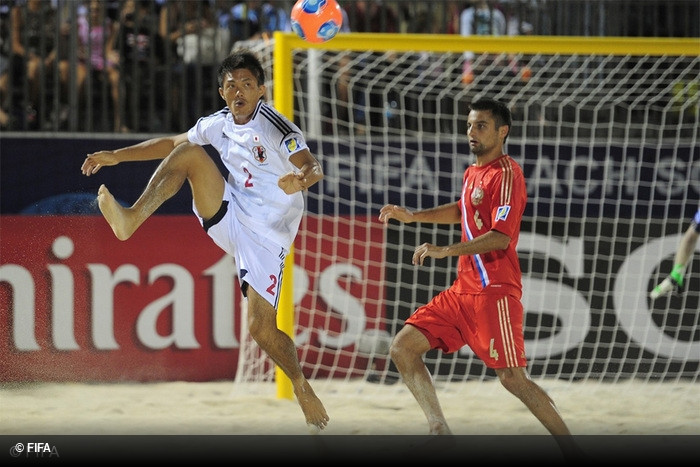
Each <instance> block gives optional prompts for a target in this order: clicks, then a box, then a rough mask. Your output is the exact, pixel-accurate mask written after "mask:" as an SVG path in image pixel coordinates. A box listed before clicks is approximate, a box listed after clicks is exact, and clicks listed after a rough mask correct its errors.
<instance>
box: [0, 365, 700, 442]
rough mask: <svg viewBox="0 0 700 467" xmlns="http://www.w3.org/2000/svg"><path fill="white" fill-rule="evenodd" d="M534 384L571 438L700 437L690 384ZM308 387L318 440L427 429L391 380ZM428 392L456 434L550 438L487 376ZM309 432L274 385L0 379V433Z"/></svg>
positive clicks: (697, 402) (699, 414)
mask: <svg viewBox="0 0 700 467" xmlns="http://www.w3.org/2000/svg"><path fill="white" fill-rule="evenodd" d="M537 381H538V383H539V384H540V385H541V386H542V387H543V388H544V389H545V390H546V391H547V392H548V393H549V394H550V396H552V398H553V399H554V400H555V402H556V404H557V406H558V408H559V410H560V412H561V413H562V416H563V417H564V419H565V421H566V422H567V424H568V425H569V428H570V429H571V431H572V433H573V434H575V435H664V436H667V435H668V436H670V435H673V436H675V435H686V436H692V437H693V438H694V437H696V436H699V435H700V397H698V396H700V392H699V391H698V388H699V386H698V384H697V383H690V382H687V383H683V382H680V383H679V382H673V383H654V382H636V381H625V382H618V383H601V382H588V383H585V382H573V383H572V382H565V381H557V380H548V379H545V380H537ZM312 384H313V385H314V387H315V390H316V392H317V394H318V395H319V396H320V397H321V399H322V400H323V401H324V404H325V405H326V408H327V411H328V413H329V416H330V419H331V420H330V423H329V425H328V427H327V428H326V429H325V430H323V431H322V432H321V434H320V436H321V437H330V436H332V435H358V436H362V435H374V436H378V435H416V436H419V435H426V434H427V430H428V426H427V422H426V421H425V419H424V416H423V413H422V412H421V411H420V409H419V407H418V405H417V403H416V402H415V401H414V400H413V398H412V396H411V395H410V393H409V392H408V391H407V390H406V388H405V387H404V386H403V384H402V383H401V382H399V383H397V384H395V385H387V386H384V385H377V384H370V383H367V382H363V381H358V382H327V381H317V382H314V381H312ZM438 391H439V396H440V399H441V402H442V405H443V409H444V412H445V414H446V415H447V418H448V422H449V423H450V426H451V428H452V431H453V432H454V433H455V434H456V435H545V436H541V437H538V439H539V438H542V439H547V440H549V439H551V438H552V437H550V436H549V435H548V433H547V432H546V430H545V429H544V428H543V427H542V425H540V423H539V422H538V421H537V420H536V419H535V418H534V417H533V416H532V414H530V413H529V412H528V410H527V409H526V408H525V407H524V406H523V405H522V404H521V403H520V401H518V400H517V399H516V398H515V397H513V396H512V395H510V394H509V393H507V392H506V390H505V389H504V388H503V387H502V386H501V385H500V383H498V382H497V381H485V382H476V381H475V382H467V383H450V384H444V383H443V384H441V385H439V386H438ZM310 434H311V432H310V430H309V429H308V427H307V426H306V424H305V423H304V418H303V415H302V413H301V409H300V408H299V406H298V405H297V403H296V401H295V400H290V399H286V398H279V397H277V395H276V393H275V387H274V383H266V384H254V383H242V384H241V383H234V382H233V381H217V382H196V383H194V382H163V383H114V384H104V383H101V384H85V383H19V384H18V383H13V384H4V385H2V386H0V435H13V436H18V435H19V436H20V437H21V435H187V436H192V435H260V436H263V437H265V436H269V435H304V436H305V437H307V435H310ZM317 436H318V435H317ZM2 438H3V439H5V438H7V437H5V436H3V437H2ZM681 438H684V437H683V436H681V437H680V438H678V439H681ZM326 439H328V438H326ZM699 440H700V438H698V439H696V440H695V442H694V446H700V443H698V441H699ZM297 444H298V443H297ZM1 449H4V448H3V446H1V445H0V450H1ZM690 449H696V448H695V447H692V448H690ZM635 450H638V449H636V448H635ZM675 451H677V450H674V452H675ZM695 452H697V451H695ZM695 452H694V453H693V454H695Z"/></svg>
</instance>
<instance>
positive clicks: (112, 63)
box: [78, 0, 125, 131]
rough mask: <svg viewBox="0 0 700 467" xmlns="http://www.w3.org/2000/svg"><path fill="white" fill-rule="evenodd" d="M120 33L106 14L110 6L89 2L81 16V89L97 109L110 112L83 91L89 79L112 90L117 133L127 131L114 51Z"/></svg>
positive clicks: (79, 23) (102, 2)
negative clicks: (122, 119)
mask: <svg viewBox="0 0 700 467" xmlns="http://www.w3.org/2000/svg"><path fill="white" fill-rule="evenodd" d="M118 31H119V26H118V24H117V22H115V21H112V19H111V18H110V17H109V16H108V14H107V3H106V2H105V1H104V0H90V1H89V2H88V8H87V12H85V13H84V14H81V15H80V16H79V17H78V47H79V52H78V56H79V57H80V60H81V65H82V67H83V68H84V69H85V73H84V75H83V76H82V79H80V80H79V82H78V86H79V91H80V94H81V95H82V97H83V99H84V101H90V103H91V104H92V103H93V102H94V103H96V104H98V105H96V106H95V107H96V108H98V109H100V110H101V111H103V112H107V111H108V109H107V108H102V107H103V106H101V105H99V104H100V103H99V102H97V100H95V101H93V100H92V96H91V95H85V92H86V90H85V89H84V88H85V80H86V78H87V79H89V80H90V82H91V84H92V87H93V88H95V89H100V88H101V87H102V85H103V84H105V83H106V84H107V87H108V89H109V97H110V102H109V104H110V105H109V107H108V108H109V109H111V113H112V119H111V122H112V128H113V130H114V131H124V130H125V127H123V126H122V123H121V114H120V112H119V99H120V92H119V82H120V74H119V51H118V50H116V49H115V41H116V38H117V34H118ZM79 77H80V75H79ZM97 94H99V93H97ZM97 120H99V118H97Z"/></svg>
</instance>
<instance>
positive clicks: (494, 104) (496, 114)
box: [469, 97, 513, 143]
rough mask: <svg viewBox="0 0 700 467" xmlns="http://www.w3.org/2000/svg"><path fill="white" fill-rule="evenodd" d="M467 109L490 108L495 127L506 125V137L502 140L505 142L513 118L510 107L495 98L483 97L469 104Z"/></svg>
mask: <svg viewBox="0 0 700 467" xmlns="http://www.w3.org/2000/svg"><path fill="white" fill-rule="evenodd" d="M469 109H470V110H490V111H491V115H493V118H494V120H495V121H496V128H500V127H502V126H503V125H508V133H506V137H505V138H503V142H504V143H505V142H506V139H508V135H509V134H510V127H511V125H512V124H513V118H512V116H511V114H510V109H509V108H508V106H506V105H505V104H504V103H503V102H501V101H497V100H496V99H491V98H490V97H484V98H481V99H479V100H477V101H474V102H472V103H471V104H469Z"/></svg>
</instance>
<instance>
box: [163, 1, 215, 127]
mask: <svg viewBox="0 0 700 467" xmlns="http://www.w3.org/2000/svg"><path fill="white" fill-rule="evenodd" d="M217 32H218V30H217V22H216V17H215V14H214V10H213V8H212V5H211V3H210V2H209V1H208V0H195V1H193V0H170V1H168V2H166V3H164V4H163V6H162V7H161V10H160V22H159V34H160V36H161V37H162V39H163V43H164V44H165V47H169V49H168V50H169V52H170V54H169V56H168V57H169V60H168V62H169V63H173V66H172V67H171V71H172V73H171V76H172V78H173V79H172V81H171V84H172V86H171V88H172V91H171V93H170V95H169V96H170V97H169V99H168V105H169V110H170V112H171V113H170V118H171V120H172V125H171V126H172V127H173V128H174V129H176V131H179V130H180V129H181V128H186V127H189V126H191V125H193V124H194V123H195V122H196V121H197V118H198V117H199V116H200V115H202V114H206V113H208V112H209V111H213V110H215V109H217V108H218V105H219V99H220V98H219V96H218V94H216V93H206V95H205V94H204V93H205V90H207V89H210V88H211V86H210V84H213V83H215V82H216V79H215V76H214V73H215V66H216V64H217V63H218V47H217ZM185 95H187V98H185ZM212 101H214V102H212Z"/></svg>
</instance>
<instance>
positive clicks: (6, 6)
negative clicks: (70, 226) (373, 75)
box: [0, 0, 698, 133]
mask: <svg viewBox="0 0 700 467" xmlns="http://www.w3.org/2000/svg"><path fill="white" fill-rule="evenodd" d="M339 3H340V4H341V6H342V7H343V10H344V11H343V13H344V18H345V20H344V24H343V30H342V32H389V33H399V32H401V33H439V34H461V35H471V34H487V35H488V34H492V35H516V34H540V35H553V34H571V35H584V36H585V35H591V36H593V35H620V36H623V35H629V36H634V35H648V36H676V37H678V36H692V37H695V36H698V22H697V21H693V18H695V20H697V18H698V3H697V2H693V1H687V0H677V1H676V0H658V1H656V2H654V1H648V2H639V1H631V0H617V1H614V0H597V1H596V0H594V1H571V2H556V1H552V0H501V1H491V0H488V1H487V0H471V1H442V2H432V3H430V4H426V2H423V1H412V0H404V1H382V0H369V1H360V0H358V1H353V0H346V1H340V2H339ZM293 4H294V1H292V0H277V1H274V0H273V1H262V0H253V1H243V2H241V1H236V0H82V1H81V0H0V20H1V21H0V129H1V130H13V131H26V130H44V131H109V132H123V133H128V132H171V131H176V132H180V131H183V130H184V129H187V128H189V126H191V125H192V124H193V123H194V121H195V120H196V118H197V117H198V116H201V115H204V114H206V113H208V112H210V111H214V110H217V109H218V108H220V106H221V102H220V100H219V98H218V95H217V94H216V93H215V92H212V89H214V90H215V88H216V77H215V76H214V75H215V72H216V67H217V65H218V63H219V62H220V60H221V59H222V58H223V57H225V56H226V54H228V53H229V52H230V51H231V49H232V48H233V47H234V46H235V44H236V43H237V42H239V41H244V40H250V39H261V40H266V39H269V38H270V37H271V35H272V33H273V32H274V31H278V30H281V31H290V30H291V28H290V22H289V11H290V10H291V7H292V5H293ZM613 4H614V5H615V6H616V8H617V10H615V11H614V12H613V11H612V10H611V9H610V7H611V5H613ZM648 8H652V9H651V10H649V9H648ZM625 11H626V12H627V13H629V14H627V15H625V16H624V19H625V20H624V21H620V20H619V18H620V17H621V16H618V14H619V13H621V12H625ZM611 13H614V14H613V15H612V17H613V18H612V19H614V20H615V21H611ZM633 13H634V14H633ZM472 59H473V54H471V53H470V52H468V51H465V54H464V68H463V76H462V80H463V82H464V83H466V84H468V83H469V82H470V81H471V80H472V79H473V74H474V73H475V72H478V70H474V69H473V68H472V66H471V63H472ZM509 66H511V67H512V68H513V71H514V73H515V74H516V75H517V74H520V75H521V76H525V75H524V73H526V72H527V70H519V69H518V65H517V63H516V62H515V61H511V62H510V63H509ZM525 77H526V76H525ZM146 116H148V117H146Z"/></svg>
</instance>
